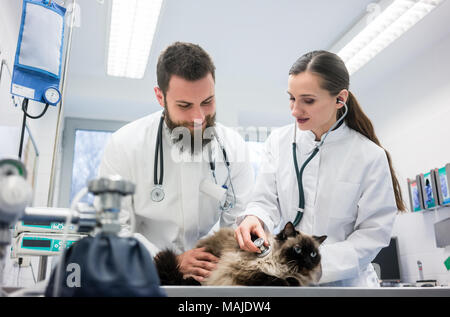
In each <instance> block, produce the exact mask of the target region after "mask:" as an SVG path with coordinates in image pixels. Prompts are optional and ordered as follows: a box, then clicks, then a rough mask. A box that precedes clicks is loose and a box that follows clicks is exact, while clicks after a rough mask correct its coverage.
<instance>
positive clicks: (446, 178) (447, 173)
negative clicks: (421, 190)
mask: <svg viewBox="0 0 450 317" xmlns="http://www.w3.org/2000/svg"><path fill="white" fill-rule="evenodd" d="M434 176H435V180H436V190H437V198H438V203H439V205H441V206H447V205H450V186H449V185H450V163H448V164H446V165H445V166H444V167H441V168H437V169H435V170H434Z"/></svg>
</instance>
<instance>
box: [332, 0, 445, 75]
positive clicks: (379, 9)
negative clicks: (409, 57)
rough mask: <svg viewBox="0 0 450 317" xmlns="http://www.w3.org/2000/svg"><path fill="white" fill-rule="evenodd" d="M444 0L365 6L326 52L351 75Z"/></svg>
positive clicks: (392, 0)
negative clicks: (338, 58)
mask: <svg viewBox="0 0 450 317" xmlns="http://www.w3.org/2000/svg"><path fill="white" fill-rule="evenodd" d="M443 1H444V0H384V1H380V2H379V3H376V4H375V3H373V4H370V5H369V6H370V7H369V6H368V11H369V8H371V9H372V10H371V11H373V12H370V13H369V14H367V15H366V16H365V17H364V18H363V19H361V20H360V21H359V22H358V23H357V24H356V25H355V26H354V27H353V28H352V29H351V30H350V31H349V32H347V34H346V35H344V36H343V37H342V38H341V40H339V41H338V42H337V43H336V44H335V45H333V47H332V48H331V49H330V51H332V52H335V53H336V54H337V55H339V56H340V57H341V58H342V60H343V61H344V62H345V65H346V66H347V69H348V71H349V73H350V74H353V73H355V72H356V71H357V70H358V69H360V68H361V67H362V66H364V65H365V64H366V63H367V62H368V61H370V60H371V59H372V58H374V57H375V56H376V55H377V54H378V53H380V52H381V51H382V50H383V49H385V48H386V47H387V46H389V44H391V43H392V42H394V41H395V40H396V39H397V38H399V37H400V36H401V35H402V34H403V33H405V32H406V31H407V30H409V29H410V28H411V27H412V26H413V25H414V24H416V23H417V22H418V21H420V20H421V19H422V18H423V17H424V16H426V15H427V14H428V13H430V12H431V11H432V10H433V9H434V8H436V7H437V6H438V5H439V4H440V3H441V2H443Z"/></svg>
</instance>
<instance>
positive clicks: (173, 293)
mask: <svg viewBox="0 0 450 317" xmlns="http://www.w3.org/2000/svg"><path fill="white" fill-rule="evenodd" d="M162 288H163V289H164V290H165V291H166V293H167V295H168V296H169V297H450V287H380V288H362V287H267V286H264V287H260V286H222V287H218V286H163V287H162Z"/></svg>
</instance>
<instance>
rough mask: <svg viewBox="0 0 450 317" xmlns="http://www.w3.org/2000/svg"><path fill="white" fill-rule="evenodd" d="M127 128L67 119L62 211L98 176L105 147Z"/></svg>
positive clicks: (119, 123)
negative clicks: (115, 133) (117, 133)
mask: <svg viewBox="0 0 450 317" xmlns="http://www.w3.org/2000/svg"><path fill="white" fill-rule="evenodd" d="M125 124H126V122H122V121H103V120H89V119H75V118H66V119H65V126H64V136H63V158H62V168H61V177H60V193H59V201H58V206H59V207H66V208H67V207H69V206H70V204H71V202H72V199H73V198H74V197H75V195H76V194H77V193H78V192H79V191H80V190H81V189H82V188H83V187H85V186H87V184H88V182H89V181H90V180H91V179H94V178H95V177H96V176H97V169H98V166H99V165H100V161H101V159H102V155H103V150H104V148H105V145H106V143H107V142H108V140H109V138H110V137H111V134H112V133H113V132H114V131H116V130H117V129H119V128H120V127H122V126H123V125H125ZM93 198H94V197H93V196H92V195H91V194H89V195H86V196H85V197H83V199H82V200H81V201H82V202H86V203H92V202H93Z"/></svg>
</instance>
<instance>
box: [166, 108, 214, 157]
mask: <svg viewBox="0 0 450 317" xmlns="http://www.w3.org/2000/svg"><path fill="white" fill-rule="evenodd" d="M167 109H168V108H167V104H166V106H165V107H164V112H163V115H164V121H165V122H166V125H167V127H168V128H169V131H170V135H171V140H172V144H174V145H177V146H178V147H179V149H180V152H184V151H185V150H186V149H189V150H190V153H191V154H192V155H194V154H196V153H199V152H201V151H202V150H203V148H204V147H205V146H207V145H208V144H209V143H210V142H211V140H212V137H213V136H212V135H211V138H207V137H205V135H204V134H206V133H204V132H205V130H206V129H208V128H212V127H215V125H216V113H214V114H212V115H207V116H206V117H205V121H206V124H205V128H202V127H201V126H197V125H195V124H194V131H193V132H191V130H190V129H189V127H192V122H189V121H181V122H175V121H173V120H172V118H171V116H170V113H169V111H168V110H167ZM174 130H175V131H174ZM208 131H209V129H208ZM200 140H201V142H199V141H200ZM199 144H201V146H198V145H199Z"/></svg>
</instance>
